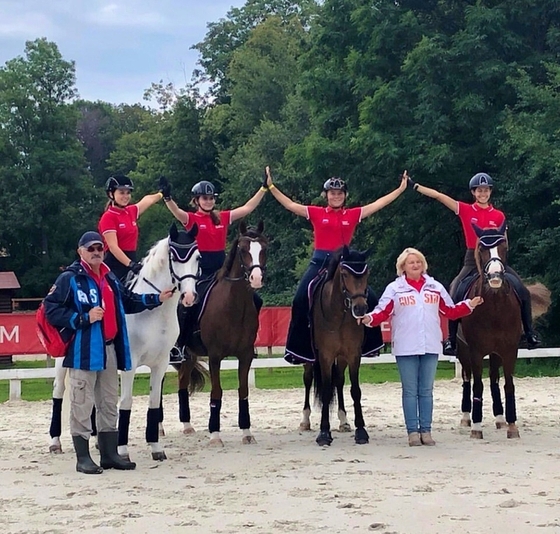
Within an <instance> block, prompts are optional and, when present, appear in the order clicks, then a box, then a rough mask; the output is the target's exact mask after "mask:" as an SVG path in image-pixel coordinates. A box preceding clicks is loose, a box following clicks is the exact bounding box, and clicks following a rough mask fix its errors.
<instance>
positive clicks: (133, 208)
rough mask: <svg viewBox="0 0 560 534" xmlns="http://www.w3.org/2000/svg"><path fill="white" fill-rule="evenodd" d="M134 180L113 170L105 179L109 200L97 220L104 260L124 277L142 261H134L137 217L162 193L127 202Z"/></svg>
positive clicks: (118, 274)
mask: <svg viewBox="0 0 560 534" xmlns="http://www.w3.org/2000/svg"><path fill="white" fill-rule="evenodd" d="M133 189H134V184H133V183H132V180H131V179H130V178H129V177H128V176H124V175H122V174H117V175H115V176H111V177H110V178H109V179H108V180H107V182H105V192H106V193H107V196H108V197H109V202H108V203H107V207H106V209H105V212H104V213H103V215H102V216H101V219H100V220H99V233H100V234H101V235H102V236H103V240H104V242H105V260H104V262H105V263H106V264H107V265H108V266H109V268H110V269H111V271H113V273H114V274H115V275H116V276H117V278H119V279H120V280H121V281H124V280H125V278H126V277H127V275H128V273H129V272H130V271H132V272H133V273H138V272H140V269H141V268H142V265H141V264H140V263H138V262H137V261H136V249H137V247H138V226H137V220H138V219H139V218H140V216H141V215H142V214H143V213H144V212H145V211H146V210H147V209H148V208H149V207H150V206H153V205H154V204H155V203H156V202H158V201H159V200H160V199H161V198H162V197H163V193H161V192H159V193H155V194H153V195H146V196H145V197H143V198H142V200H140V201H139V202H138V203H136V204H131V203H130V201H131V194H132V191H133Z"/></svg>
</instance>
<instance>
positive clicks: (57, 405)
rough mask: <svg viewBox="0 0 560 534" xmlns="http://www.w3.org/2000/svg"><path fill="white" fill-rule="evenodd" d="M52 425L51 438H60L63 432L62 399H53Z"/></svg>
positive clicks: (50, 429)
mask: <svg viewBox="0 0 560 534" xmlns="http://www.w3.org/2000/svg"><path fill="white" fill-rule="evenodd" d="M52 403H53V408H52V418H51V427H50V428H49V434H50V435H51V438H58V437H60V435H61V434H62V399H53V400H52Z"/></svg>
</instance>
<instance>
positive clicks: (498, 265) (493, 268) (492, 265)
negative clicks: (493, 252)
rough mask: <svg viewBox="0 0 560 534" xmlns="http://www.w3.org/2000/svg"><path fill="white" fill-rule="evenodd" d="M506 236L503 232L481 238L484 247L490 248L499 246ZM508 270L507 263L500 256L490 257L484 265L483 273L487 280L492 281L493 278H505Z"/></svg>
mask: <svg viewBox="0 0 560 534" xmlns="http://www.w3.org/2000/svg"><path fill="white" fill-rule="evenodd" d="M505 239H506V238H505V236H504V235H502V234H489V235H484V236H482V237H481V238H480V243H479V245H481V246H482V247H483V248H484V249H486V250H489V249H492V248H494V247H497V246H498V245H499V244H500V243H502V242H504V241H505ZM505 272H506V266H505V263H504V262H503V261H502V259H501V258H499V257H490V258H489V259H488V261H487V262H486V263H485V264H484V266H483V267H482V275H483V276H484V279H485V281H486V282H488V283H490V282H491V281H493V280H498V279H499V280H502V281H503V280H504V276H505Z"/></svg>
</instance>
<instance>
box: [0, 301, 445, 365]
mask: <svg viewBox="0 0 560 534" xmlns="http://www.w3.org/2000/svg"><path fill="white" fill-rule="evenodd" d="M259 321H260V326H259V331H258V332H257V339H256V342H255V346H257V347H283V346H284V345H285V344H286V336H287V334H288V325H289V324H290V308H289V307H274V308H263V309H262V310H261V313H260V316H259ZM441 326H442V330H443V333H444V336H447V320H446V319H444V318H443V317H442V319H441ZM381 332H382V333H383V341H384V342H385V343H390V342H391V325H390V323H389V322H386V323H383V324H382V325H381ZM44 353H45V349H44V348H43V346H42V345H41V343H40V342H39V338H38V337H37V334H36V333H35V313H34V312H33V313H2V314H0V356H5V355H12V354H44Z"/></svg>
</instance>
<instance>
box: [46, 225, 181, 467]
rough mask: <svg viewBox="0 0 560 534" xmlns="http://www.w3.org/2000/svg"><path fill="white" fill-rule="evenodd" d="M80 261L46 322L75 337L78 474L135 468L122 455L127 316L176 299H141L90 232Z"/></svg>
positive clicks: (49, 305) (66, 276)
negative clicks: (92, 447)
mask: <svg viewBox="0 0 560 534" xmlns="http://www.w3.org/2000/svg"><path fill="white" fill-rule="evenodd" d="M78 255H79V256H80V260H77V261H75V262H74V263H73V264H72V265H70V266H69V267H68V268H67V269H66V270H65V271H64V272H63V273H62V274H61V275H60V276H59V277H58V278H57V279H56V282H55V283H54V285H53V286H52V288H51V290H50V291H49V294H48V296H47V297H46V298H45V311H46V316H47V320H48V321H49V322H50V323H51V324H52V325H54V326H57V327H59V328H61V329H62V330H61V335H62V336H63V337H66V338H67V339H71V342H70V345H69V348H68V353H67V354H66V356H65V358H64V363H63V366H64V367H68V368H69V371H68V376H69V379H70V433H71V435H72V441H73V443H74V449H75V451H76V456H77V458H78V460H77V464H76V470H77V471H79V472H81V473H86V474H98V473H102V472H103V469H111V468H114V469H134V468H135V467H136V464H135V463H134V462H130V461H127V460H124V459H123V458H121V457H120V456H119V455H118V453H117V444H118V443H117V442H118V431H117V419H118V410H117V404H118V373H117V369H120V370H123V371H128V370H130V368H131V357H130V346H129V343H128V334H127V331H126V321H125V313H139V312H141V311H144V310H150V309H153V308H156V307H157V306H159V305H160V304H161V303H162V302H163V301H165V300H167V299H168V298H170V297H171V295H172V290H171V289H167V290H165V291H162V292H161V293H160V294H159V295H157V294H144V295H139V294H137V293H133V292H132V291H130V290H128V289H127V288H125V287H124V286H123V285H122V284H121V282H120V281H119V280H118V278H117V277H116V276H115V275H114V274H113V273H112V272H111V270H110V269H109V267H107V265H105V264H104V263H103V239H102V238H101V236H100V235H99V234H98V233H97V232H86V233H85V234H84V235H83V236H82V237H81V238H80V240H79V242H78ZM94 405H95V406H96V408H97V429H98V445H99V451H100V453H101V462H100V463H101V466H99V465H97V464H96V463H95V462H94V461H93V460H92V459H91V456H90V453H89V438H90V436H91V432H92V428H91V418H90V415H91V410H92V408H93V406H94Z"/></svg>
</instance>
